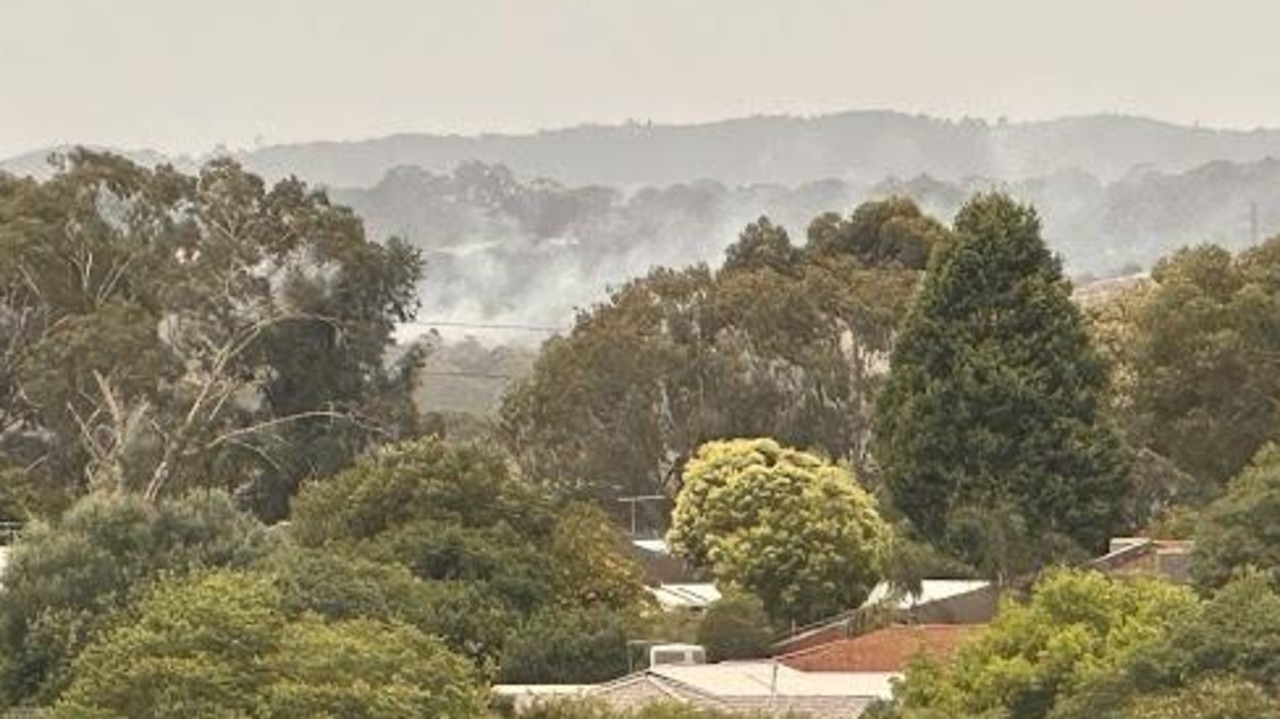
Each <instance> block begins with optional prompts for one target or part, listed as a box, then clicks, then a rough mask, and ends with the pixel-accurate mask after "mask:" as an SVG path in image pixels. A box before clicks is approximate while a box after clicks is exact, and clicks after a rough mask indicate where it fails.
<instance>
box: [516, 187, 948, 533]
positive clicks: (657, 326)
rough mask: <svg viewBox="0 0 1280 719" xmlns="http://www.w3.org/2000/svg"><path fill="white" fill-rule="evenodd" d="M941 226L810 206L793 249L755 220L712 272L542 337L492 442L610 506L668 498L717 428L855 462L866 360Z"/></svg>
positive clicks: (913, 217) (691, 272)
mask: <svg viewBox="0 0 1280 719" xmlns="http://www.w3.org/2000/svg"><path fill="white" fill-rule="evenodd" d="M945 234H946V233H945V230H944V229H943V228H942V227H941V226H940V225H938V224H937V223H936V222H934V221H932V220H928V219H926V218H924V217H923V215H922V214H921V212H920V210H919V208H917V207H916V206H915V205H914V204H913V203H911V202H910V201H908V200H902V199H896V200H888V201H885V202H882V203H868V204H867V205H864V206H863V207H861V208H859V209H858V210H857V211H855V213H854V214H853V216H852V217H851V218H848V219H845V218H842V217H840V216H839V215H824V216H823V217H820V218H818V219H817V220H815V221H814V223H813V225H812V226H811V227H810V230H809V240H808V244H807V245H805V246H804V247H798V246H796V245H793V244H792V242H791V239H790V237H788V235H787V233H786V232H785V230H783V228H781V227H779V226H777V225H774V224H772V223H771V222H769V221H768V220H767V218H760V219H759V220H758V221H756V222H754V223H752V224H751V225H748V226H747V227H746V228H745V229H744V230H743V232H742V234H741V236H740V238H739V240H738V242H737V243H735V244H734V245H732V246H731V247H729V248H728V250H727V251H726V256H725V263H724V267H723V268H722V269H721V270H720V271H718V272H713V271H711V270H709V269H708V268H706V267H704V266H695V267H689V268H686V269H683V270H670V269H664V268H659V269H656V270H654V271H653V272H651V273H650V274H649V275H648V276H646V277H643V278H640V279H637V280H634V281H632V282H630V283H627V284H626V285H624V286H622V287H621V288H618V289H617V290H616V291H615V292H614V293H613V294H612V296H611V297H610V299H609V302H608V303H605V304H602V305H600V306H597V307H594V308H592V309H591V310H590V311H588V312H584V313H583V314H582V315H581V316H580V317H579V318H578V322H577V324H576V326H575V328H574V330H573V332H572V333H571V334H570V335H569V336H568V337H565V338H561V339H555V340H552V341H550V342H548V343H547V345H546V346H545V347H544V349H543V352H542V355H541V356H540V357H539V359H538V361H537V363H536V364H535V366H534V370H533V375H532V376H531V377H530V378H529V379H528V380H527V381H525V382H523V383H521V384H519V385H517V386H516V387H515V388H514V389H513V390H512V391H511V392H509V393H508V395H507V396H506V398H505V400H504V402H503V409H502V418H503V423H502V428H503V434H504V436H505V437H506V440H507V444H508V447H509V449H510V450H511V452H512V454H513V455H514V456H515V457H516V458H517V460H518V461H519V463H520V465H521V467H522V469H524V470H525V473H526V474H527V475H529V476H530V477H532V478H534V479H537V480H539V481H543V482H546V483H547V484H548V485H549V486H551V487H552V488H553V489H555V490H556V491H557V492H560V493H563V494H567V495H570V496H587V497H592V498H598V499H604V500H607V501H610V502H612V500H614V499H616V498H618V497H620V496H624V495H637V494H654V493H659V492H665V491H668V490H669V489H670V488H671V487H673V486H675V485H676V484H677V483H678V482H677V480H678V478H679V475H680V472H681V470H682V468H683V464H684V462H685V461H687V460H688V458H689V457H690V456H691V455H692V453H693V452H694V451H695V450H696V449H697V447H698V446H699V445H700V444H702V443H703V442H706V441H708V440H712V439H716V438H722V437H761V436H768V437H775V438H777V439H778V440H779V441H782V442H785V443H788V444H791V445H794V446H800V447H815V448H819V449H821V450H822V451H824V452H825V453H827V454H828V455H830V456H832V457H835V458H837V459H840V460H842V461H848V462H850V463H853V464H855V465H857V464H860V463H861V462H862V461H863V460H864V459H865V458H866V442H867V438H868V434H869V429H870V417H869V414H870V407H871V402H872V396H873V393H874V392H875V390H876V387H877V386H878V382H879V377H878V374H879V373H878V371H877V367H878V365H879V363H880V362H881V361H882V359H883V355H884V353H886V352H887V351H888V349H889V347H890V345H891V339H892V335H893V332H894V329H895V327H896V325H897V322H898V320H899V318H901V317H902V315H903V313H904V312H905V311H906V307H907V304H908V302H909V300H910V297H911V293H912V291H913V289H914V287H915V284H916V281H917V279H918V277H919V271H920V270H921V269H922V268H923V267H924V264H925V261H926V260H927V258H928V256H929V253H930V252H931V251H932V249H933V247H934V246H936V245H939V244H942V243H943V240H944V238H945ZM659 521H660V520H659Z"/></svg>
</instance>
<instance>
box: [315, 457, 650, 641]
mask: <svg viewBox="0 0 1280 719" xmlns="http://www.w3.org/2000/svg"><path fill="white" fill-rule="evenodd" d="M290 533H291V535H292V536H294V537H295V538H296V539H297V541H298V542H299V543H300V544H301V545H303V546H304V547H309V548H314V549H317V550H323V551H339V552H349V553H353V554H355V555H358V556H363V557H365V558H368V559H371V560H374V561H378V562H384V563H395V564H399V565H401V566H403V567H405V568H407V569H408V571H409V572H410V573H411V574H412V575H414V576H415V577H417V578H418V579H420V580H423V581H424V582H426V583H427V584H428V585H429V586H430V588H431V592H432V597H431V599H430V601H428V602H427V605H426V606H429V607H432V610H433V611H434V612H437V613H438V617H439V620H441V621H443V622H447V623H446V624H443V625H438V626H439V627H440V629H441V630H447V631H445V636H447V637H448V638H449V641H450V643H451V645H452V646H454V647H457V648H460V649H463V650H464V651H466V652H467V653H468V654H470V655H472V656H474V657H476V658H478V659H480V660H484V659H496V658H497V657H499V656H501V654H502V650H503V647H502V644H503V642H504V641H505V640H506V639H507V638H508V637H509V636H511V635H512V634H513V633H515V632H517V631H518V627H520V626H521V625H523V624H525V622H527V621H529V620H530V618H531V617H533V616H535V615H538V614H540V613H542V612H544V611H548V610H551V609H555V610H557V611H565V612H573V611H579V610H581V611H594V610H601V611H603V612H620V613H627V612H629V611H633V610H637V609H638V608H639V606H640V604H641V602H642V601H643V599H642V598H643V597H644V596H645V595H644V591H643V585H642V583H641V573H640V572H639V570H638V568H637V567H636V566H635V564H634V560H632V559H630V558H629V557H628V556H627V555H626V554H625V550H624V548H623V547H622V543H621V541H620V537H619V535H618V532H617V530H616V529H615V528H613V527H612V526H611V525H610V524H609V523H608V521H607V519H605V517H604V516H603V515H602V514H601V513H600V512H599V511H597V510H594V509H587V508H585V507H580V506H570V507H566V508H563V509H562V511H561V512H556V511H555V510H553V509H552V507H551V505H550V503H549V502H548V501H547V499H546V497H544V496H543V495H541V494H540V493H539V492H538V491H536V489H535V488H534V487H532V486H530V485H528V484H526V483H523V482H520V481H518V480H516V479H515V478H513V477H511V476H510V474H509V473H508V471H507V467H506V465H505V464H504V462H503V460H502V458H501V457H500V456H499V455H496V454H494V453H493V452H490V451H485V450H482V449H479V448H475V447H453V446H449V445H446V444H443V443H441V442H439V441H437V440H431V439H428V440H419V441H416V442H410V443H402V444H398V445H393V446H390V447H386V448H384V449H383V450H381V451H379V452H377V453H375V454H373V455H370V456H369V457H367V458H365V459H364V460H362V461H360V462H359V463H357V465H356V466H355V467H353V468H352V469H350V470H348V471H347V472H344V473H342V474H340V475H339V476H337V477H334V478H332V479H329V480H325V481H323V482H316V483H313V484H310V485H308V486H306V487H304V489H303V491H302V492H301V493H300V494H299V496H298V498H297V500H296V502H295V506H294V518H293V522H292V524H291V526H290ZM424 601H426V600H424ZM469 603H470V606H469Z"/></svg>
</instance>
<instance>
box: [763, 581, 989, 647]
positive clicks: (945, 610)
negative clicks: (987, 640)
mask: <svg viewBox="0 0 1280 719" xmlns="http://www.w3.org/2000/svg"><path fill="white" fill-rule="evenodd" d="M999 600H1000V592H999V588H998V587H997V586H996V585H994V584H992V583H990V582H985V581H981V580H971V579H926V580H923V581H922V582H921V583H920V591H919V592H918V593H914V594H913V593H909V592H900V591H898V590H896V589H895V588H893V587H892V586H891V585H890V584H888V583H886V582H881V583H880V584H878V585H876V587H875V588H874V589H872V590H871V594H870V595H869V596H868V597H867V600H866V601H865V602H863V603H862V606H860V607H858V608H857V609H852V610H849V611H847V612H842V613H840V614H837V615H835V616H832V617H828V618H827V619H824V620H822V621H820V622H817V623H815V624H811V625H809V626H807V627H801V628H800V629H798V630H797V631H795V632H794V633H792V634H791V636H789V637H786V638H785V639H782V640H781V641H779V642H777V643H775V644H774V645H773V653H774V654H775V655H781V654H791V653H794V652H798V651H800V650H802V649H807V648H809V647H816V646H820V645H822V644H827V643H829V642H834V641H838V640H840V639H844V638H846V637H849V636H852V635H855V634H859V633H861V631H862V630H863V629H864V628H866V627H867V626H869V625H870V626H883V625H884V624H885V623H886V622H888V623H898V624H986V623H987V622H989V621H991V619H992V618H993V617H995V614H996V609H997V608H998V606H999Z"/></svg>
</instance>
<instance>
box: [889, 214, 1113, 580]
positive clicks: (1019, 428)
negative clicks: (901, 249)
mask: <svg viewBox="0 0 1280 719" xmlns="http://www.w3.org/2000/svg"><path fill="white" fill-rule="evenodd" d="M1106 390H1107V373H1106V366H1105V364H1104V363H1103V362H1102V360H1101V358H1100V357H1099V355H1098V353H1097V352H1096V351H1095V350H1094V348H1093V347H1092V345H1091V342H1090V338H1089V335H1088V333H1087V331H1086V329H1085V326H1084V321H1083V318H1082V316H1081V313H1080V310H1079V309H1078V308H1077V307H1076V306H1075V305H1074V304H1073V303H1072V301H1071V297H1070V291H1069V288H1068V285H1067V283H1066V281H1065V280H1064V279H1063V277H1062V272H1061V268H1060V265H1059V262H1058V260H1057V259H1056V258H1054V257H1053V256H1052V255H1051V254H1050V253H1049V250H1048V249H1047V248H1046V246H1045V243H1044V241H1043V240H1042V239H1041V237H1040V223H1039V220H1038V219H1037V217H1036V214H1035V211H1034V210H1032V209H1031V208H1029V207H1024V206H1021V205H1018V204H1016V203H1015V202H1013V201H1012V200H1010V199H1009V198H1007V197H1005V196H1002V195H998V194H990V195H979V196H977V197H975V198H974V199H973V200H971V201H970V202H969V203H968V204H967V205H965V207H964V209H962V210H961V212H960V213H959V215H958V216H957V218H956V223H955V232H954V238H953V239H952V241H951V243H950V244H949V245H947V246H946V247H945V248H944V249H943V251H942V252H941V254H940V255H939V256H937V257H936V258H935V265H934V266H933V267H932V269H931V270H930V271H929V273H928V274H927V275H926V277H925V280H924V285H923V287H922V289H921V294H920V296H919V298H918V299H917V302H916V304H915V305H914V306H913V308H912V310H911V312H910V314H909V315H908V317H907V319H906V320H905V322H904V325H903V328H902V331H901V333H900V335H899V337H898V339H897V342H896V344H895V347H894V351H893V356H892V361H891V370H890V375H889V378H888V381H887V383H886V386H885V387H884V390H883V391H882V393H881V394H880V396H879V401H878V403H877V407H876V415H875V416H876V432H875V441H876V458H877V460H878V461H879V464H880V466H881V469H882V470H883V474H884V477H883V478H884V482H885V486H886V488H887V489H888V491H889V493H890V494H891V496H892V500H893V505H894V506H895V508H897V509H898V510H900V511H901V512H902V513H903V514H904V515H906V516H907V517H908V518H909V519H910V520H911V522H912V523H913V525H914V526H915V528H916V529H917V530H918V531H919V532H920V533H921V535H922V536H923V537H925V538H927V539H929V540H930V541H932V542H934V543H935V544H938V545H940V546H942V547H944V548H946V549H947V550H948V551H950V552H952V553H954V554H956V555H958V556H960V557H961V558H963V559H965V560H966V561H968V562H969V563H970V564H973V565H975V566H980V567H984V568H986V569H987V571H989V572H990V573H992V574H995V575H1002V574H1005V573H1007V572H1009V571H1018V570H1020V569H1023V568H1026V567H1027V566H1031V565H1034V563H1035V562H1036V561H1038V560H1040V559H1042V558H1044V557H1046V556H1053V555H1054V554H1056V553H1058V552H1060V551H1061V550H1062V548H1064V547H1069V546H1070V545H1071V544H1072V543H1074V544H1077V545H1080V546H1082V547H1084V548H1086V549H1087V550H1090V551H1092V550H1096V549H1098V548H1100V547H1102V546H1103V545H1105V542H1106V540H1107V538H1108V537H1109V536H1110V535H1111V534H1112V533H1113V532H1114V531H1115V530H1116V529H1118V528H1119V526H1120V522H1121V520H1122V519H1123V512H1124V507H1125V503H1126V500H1127V497H1128V494H1129V491H1130V487H1129V479H1128V475H1127V467H1126V454H1125V452H1124V449H1123V446H1122V444H1121V441H1120V438H1119V436H1118V434H1117V433H1116V431H1115V430H1114V429H1113V427H1112V426H1111V424H1110V423H1109V422H1108V420H1107V418H1106V417H1105V406H1104V405H1105V401H1106ZM964 516H973V517H986V518H988V520H989V519H990V518H993V517H994V518H999V519H1000V520H1001V521H1000V522H999V523H998V524H996V525H992V524H990V522H989V521H987V522H984V523H983V524H982V525H980V528H981V527H991V528H992V529H993V530H995V531H996V532H997V534H998V535H999V536H998V537H996V538H995V539H994V540H993V539H990V538H985V537H978V538H975V537H973V536H972V534H970V533H962V534H961V536H955V535H954V534H953V533H952V532H951V528H952V525H953V522H954V521H955V520H956V519H958V518H960V517H964ZM958 524H960V525H961V526H972V523H967V522H961V523H958ZM1032 528H1034V531H1032ZM1000 537H1006V538H1011V539H1012V541H1014V542H1015V543H1017V544H1018V545H1019V546H1023V547H1028V546H1029V547H1030V548H1031V549H1032V552H1031V555H1032V556H1029V557H1027V558H1025V559H1022V558H1019V557H1016V556H1010V559H1011V560H1012V561H1013V563H1014V566H1010V562H1009V561H1006V560H1004V559H1002V558H1001V556H1000V555H999V554H998V553H997V554H995V555H993V554H992V551H991V550H990V549H989V547H993V546H994V547H1000V546H1009V542H1010V539H1001V538H1000Z"/></svg>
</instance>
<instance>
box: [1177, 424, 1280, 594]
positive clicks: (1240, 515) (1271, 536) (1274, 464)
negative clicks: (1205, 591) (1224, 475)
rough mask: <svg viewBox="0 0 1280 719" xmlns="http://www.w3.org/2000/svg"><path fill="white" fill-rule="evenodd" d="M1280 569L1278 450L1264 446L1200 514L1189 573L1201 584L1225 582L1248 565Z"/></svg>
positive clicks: (1274, 570) (1279, 468)
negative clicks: (1221, 494) (1224, 490)
mask: <svg viewBox="0 0 1280 719" xmlns="http://www.w3.org/2000/svg"><path fill="white" fill-rule="evenodd" d="M1250 567H1251V568H1254V569H1258V570H1263V571H1266V572H1276V571H1277V570H1280V448H1278V447H1276V446H1275V445H1267V446H1266V447H1264V448H1263V449H1262V451H1261V452H1259V453H1258V456H1257V457H1255V458H1254V460H1253V463H1252V464H1251V465H1250V466H1249V467H1248V468H1247V469H1245V471H1244V472H1243V473H1242V474H1241V475H1240V476H1239V477H1237V478H1235V479H1233V480H1232V481H1231V484H1230V486H1229V487H1228V489H1227V493H1226V494H1225V495H1223V496H1222V497H1220V498H1219V499H1217V500H1216V501H1214V502H1213V503H1212V504H1210V505H1209V506H1208V507H1206V508H1205V509H1204V511H1203V513H1202V514H1201V517H1200V522H1199V525H1198V527H1197V531H1196V535H1195V547H1194V549H1193V550H1192V555H1191V573H1192V577H1193V578H1194V579H1195V580H1196V583H1197V584H1198V585H1200V586H1201V587H1206V588H1215V587H1220V586H1222V585H1224V584H1226V583H1227V582H1228V581H1229V580H1230V579H1231V578H1232V577H1233V576H1235V575H1237V574H1239V573H1240V572H1241V571H1242V570H1245V569H1247V568H1250Z"/></svg>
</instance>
